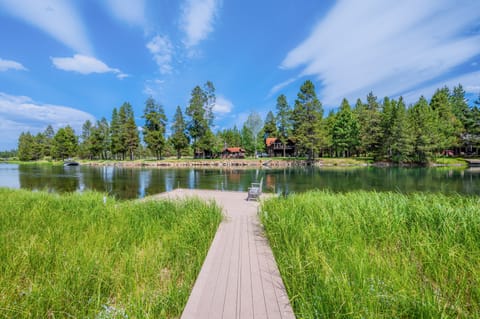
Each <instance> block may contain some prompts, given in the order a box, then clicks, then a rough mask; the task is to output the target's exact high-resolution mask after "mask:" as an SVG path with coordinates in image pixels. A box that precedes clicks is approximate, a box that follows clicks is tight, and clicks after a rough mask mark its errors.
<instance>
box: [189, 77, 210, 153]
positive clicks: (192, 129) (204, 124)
mask: <svg viewBox="0 0 480 319" xmlns="http://www.w3.org/2000/svg"><path fill="white" fill-rule="evenodd" d="M215 101H216V99H215V87H214V86H213V83H212V82H210V81H208V82H207V83H205V85H204V89H202V88H201V87H200V86H198V85H197V86H196V87H194V88H193V90H192V94H191V97H190V102H189V105H188V107H187V109H186V114H187V116H189V117H190V120H189V122H188V123H187V129H188V132H189V134H190V137H191V138H192V142H193V149H194V151H195V152H196V153H202V154H203V156H204V155H205V150H204V149H202V147H201V145H208V143H206V140H205V135H208V136H211V134H213V133H212V132H211V130H210V126H211V125H212V123H213V117H214V116H213V106H214V105H215ZM209 131H210V132H209ZM201 139H203V141H202V142H201V143H200V140H201Z"/></svg>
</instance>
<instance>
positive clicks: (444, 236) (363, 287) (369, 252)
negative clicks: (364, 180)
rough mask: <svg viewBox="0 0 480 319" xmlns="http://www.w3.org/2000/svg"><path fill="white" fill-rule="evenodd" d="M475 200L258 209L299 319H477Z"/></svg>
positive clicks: (340, 200) (375, 196)
mask: <svg viewBox="0 0 480 319" xmlns="http://www.w3.org/2000/svg"><path fill="white" fill-rule="evenodd" d="M479 212H480V199H479V198H478V197H475V198H473V197H462V196H443V195H436V194H414V195H402V194H394V193H373V192H354V193H347V194H334V193H329V192H311V193H306V194H301V195H292V196H290V197H288V198H286V199H285V198H283V199H272V200H269V201H267V202H266V203H264V204H263V207H262V215H261V218H262V221H263V223H264V225H265V229H266V232H267V235H268V238H269V240H270V244H271V246H272V249H273V251H274V254H275V258H276V260H277V262H278V265H279V268H280V271H281V273H282V277H283V279H284V282H285V285H286V287H287V290H288V294H289V296H290V299H291V300H292V305H293V307H294V311H295V313H296V315H297V317H298V318H479V317H480V213H479Z"/></svg>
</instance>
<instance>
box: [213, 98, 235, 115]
mask: <svg viewBox="0 0 480 319" xmlns="http://www.w3.org/2000/svg"><path fill="white" fill-rule="evenodd" d="M232 110H233V103H232V102H231V101H229V100H227V99H226V98H225V97H223V96H221V95H219V96H217V99H216V101H215V105H214V106H213V112H214V113H216V114H217V115H219V116H223V115H225V114H228V113H230V112H232Z"/></svg>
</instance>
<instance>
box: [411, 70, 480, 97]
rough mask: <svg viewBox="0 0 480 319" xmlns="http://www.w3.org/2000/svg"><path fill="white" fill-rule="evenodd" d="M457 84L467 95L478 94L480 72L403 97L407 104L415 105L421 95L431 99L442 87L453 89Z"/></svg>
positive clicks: (444, 81) (437, 83)
mask: <svg viewBox="0 0 480 319" xmlns="http://www.w3.org/2000/svg"><path fill="white" fill-rule="evenodd" d="M459 84H461V85H462V86H463V89H464V90H465V92H467V93H473V94H478V93H480V71H477V72H471V73H467V74H463V75H459V76H456V77H454V78H450V79H446V80H443V81H438V82H436V83H434V84H432V85H429V86H427V87H423V88H421V89H419V90H414V91H411V92H408V93H406V94H404V95H403V97H404V99H405V101H407V102H408V103H415V102H416V101H417V100H418V98H419V97H420V96H421V95H423V96H425V97H426V98H427V99H429V98H430V97H432V95H433V93H435V91H436V90H437V89H439V88H442V87H444V86H447V87H449V88H450V89H453V87H454V86H457V85H459Z"/></svg>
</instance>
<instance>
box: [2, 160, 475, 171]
mask: <svg viewBox="0 0 480 319" xmlns="http://www.w3.org/2000/svg"><path fill="white" fill-rule="evenodd" d="M78 162H79V163H80V165H82V166H93V167H101V166H114V167H125V168H141V167H146V168H160V169H162V168H165V169H171V168H222V169H224V168H226V169H241V168H244V169H254V168H265V169H270V168H290V167H308V166H315V167H352V168H354V167H404V168H415V167H468V164H467V162H463V163H462V162H460V160H457V162H453V163H439V162H431V163H427V164H417V163H400V164H398V163H392V162H382V161H380V162H372V161H371V160H368V159H355V158H321V159H316V160H314V161H313V162H312V161H308V160H305V159H292V160H289V159H204V160H202V159H186V160H168V159H167V160H134V161H115V160H106V161H101V160H98V161H88V160H79V161H78ZM0 163H6V164H27V165H28V164H39V165H63V162H61V161H53V162H50V161H32V162H21V161H8V160H7V161H0Z"/></svg>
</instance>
